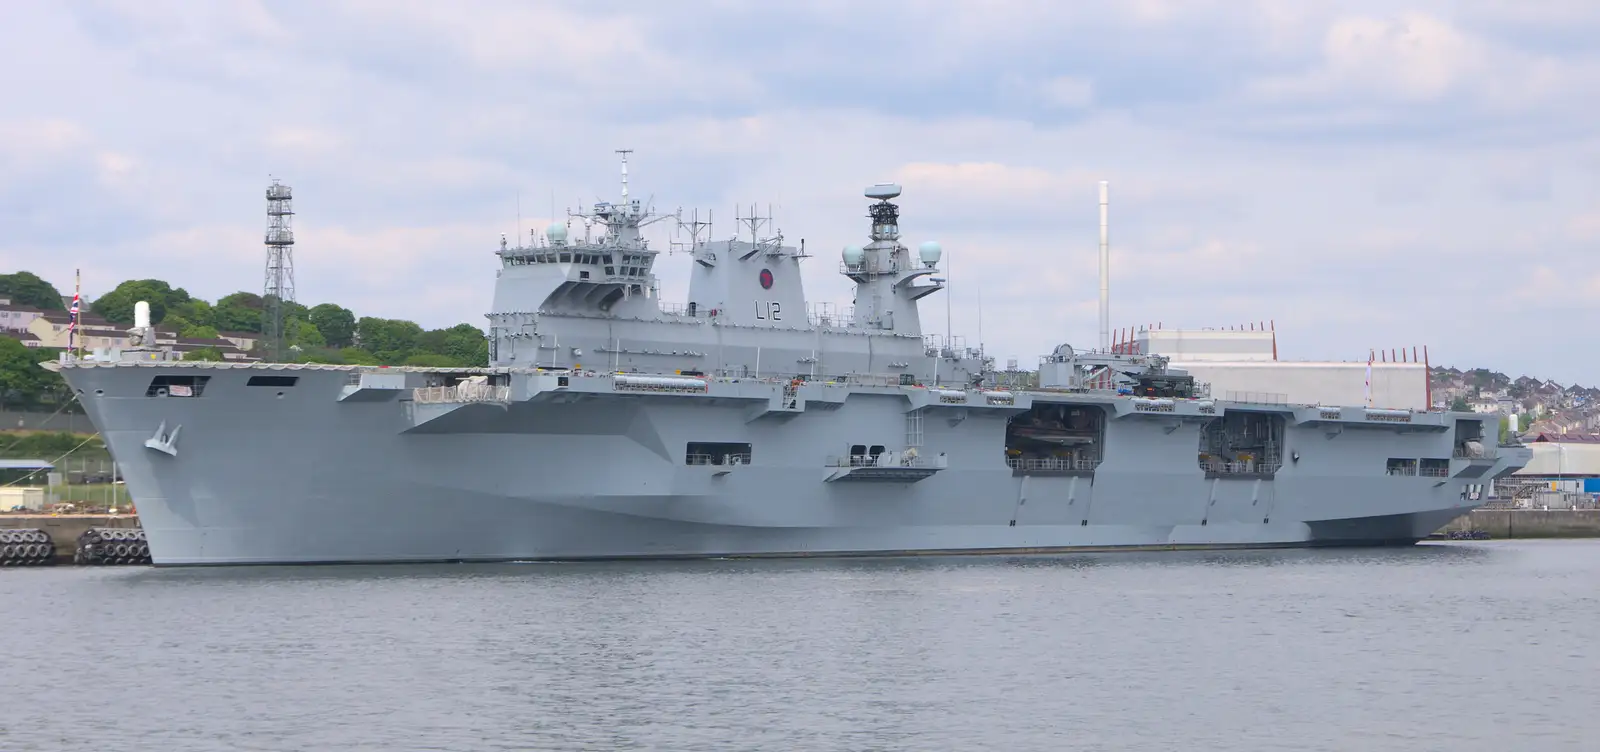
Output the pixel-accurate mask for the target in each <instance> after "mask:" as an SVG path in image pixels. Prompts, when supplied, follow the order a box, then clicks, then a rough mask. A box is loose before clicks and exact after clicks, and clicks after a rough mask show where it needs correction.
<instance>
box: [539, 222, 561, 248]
mask: <svg viewBox="0 0 1600 752" xmlns="http://www.w3.org/2000/svg"><path fill="white" fill-rule="evenodd" d="M544 236H545V237H546V238H549V239H550V244H551V245H563V244H565V243H566V242H567V226H566V225H564V224H561V223H560V222H554V223H552V224H551V225H550V227H549V228H548V229H546V230H545V231H544Z"/></svg>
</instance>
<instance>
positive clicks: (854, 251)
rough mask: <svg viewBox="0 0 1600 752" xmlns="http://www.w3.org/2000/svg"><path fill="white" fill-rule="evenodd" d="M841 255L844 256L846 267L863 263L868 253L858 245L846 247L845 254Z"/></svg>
mask: <svg viewBox="0 0 1600 752" xmlns="http://www.w3.org/2000/svg"><path fill="white" fill-rule="evenodd" d="M841 255H842V256H844V263H845V265H846V266H856V265H857V264H860V263H861V260H862V259H864V258H866V257H867V253H866V251H863V250H861V246H858V245H847V246H845V247H844V253H843V254H841Z"/></svg>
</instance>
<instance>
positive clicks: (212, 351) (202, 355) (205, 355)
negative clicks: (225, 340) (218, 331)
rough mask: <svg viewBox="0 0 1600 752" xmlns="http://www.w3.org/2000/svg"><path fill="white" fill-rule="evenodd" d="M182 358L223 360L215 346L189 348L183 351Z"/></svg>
mask: <svg viewBox="0 0 1600 752" xmlns="http://www.w3.org/2000/svg"><path fill="white" fill-rule="evenodd" d="M183 359H184V360H205V361H220V360H223V357H222V351H221V350H218V349H217V348H215V347H200V348H196V349H193V350H190V351H189V352H186V353H184V354H183Z"/></svg>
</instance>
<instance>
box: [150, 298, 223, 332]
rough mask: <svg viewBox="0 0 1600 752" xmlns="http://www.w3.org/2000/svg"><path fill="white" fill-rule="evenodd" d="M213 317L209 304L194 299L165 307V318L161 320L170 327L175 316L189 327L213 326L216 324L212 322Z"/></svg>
mask: <svg viewBox="0 0 1600 752" xmlns="http://www.w3.org/2000/svg"><path fill="white" fill-rule="evenodd" d="M213 315H214V314H213V312H212V310H211V304H210V303H207V302H205V301H204V300H199V299H194V300H188V301H184V302H182V303H178V304H177V305H171V306H167V317H166V318H164V319H162V322H163V323H167V324H168V325H169V326H171V325H173V324H171V321H172V319H173V317H174V316H176V317H179V318H181V319H183V320H184V321H185V322H187V323H188V324H189V325H191V326H215V325H216V324H215V322H214V321H213V320H212V317H213Z"/></svg>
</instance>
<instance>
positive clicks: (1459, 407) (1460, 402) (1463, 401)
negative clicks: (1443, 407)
mask: <svg viewBox="0 0 1600 752" xmlns="http://www.w3.org/2000/svg"><path fill="white" fill-rule="evenodd" d="M1450 409H1451V410H1454V411H1456V412H1458V413H1464V412H1467V411H1469V410H1471V409H1472V406H1471V405H1468V404H1467V398H1466V397H1457V398H1456V399H1455V401H1454V402H1451V403H1450Z"/></svg>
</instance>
